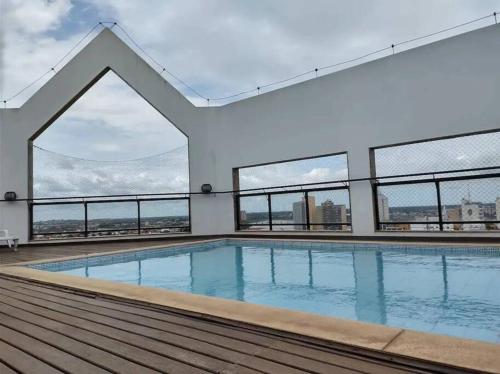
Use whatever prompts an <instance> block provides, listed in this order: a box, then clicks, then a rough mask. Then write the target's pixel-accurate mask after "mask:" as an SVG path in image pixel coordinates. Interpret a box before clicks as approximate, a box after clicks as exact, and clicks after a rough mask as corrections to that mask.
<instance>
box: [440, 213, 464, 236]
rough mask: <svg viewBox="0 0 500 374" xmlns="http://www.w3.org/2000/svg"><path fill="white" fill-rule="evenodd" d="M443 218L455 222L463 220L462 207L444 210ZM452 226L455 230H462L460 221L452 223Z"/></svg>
mask: <svg viewBox="0 0 500 374" xmlns="http://www.w3.org/2000/svg"><path fill="white" fill-rule="evenodd" d="M445 213H446V214H445ZM443 219H444V220H446V221H451V222H454V221H457V222H459V221H461V220H462V213H461V209H460V208H452V209H447V210H446V211H445V212H443ZM452 226H453V231H459V230H460V224H459V223H454V224H452ZM450 231H451V230H450Z"/></svg>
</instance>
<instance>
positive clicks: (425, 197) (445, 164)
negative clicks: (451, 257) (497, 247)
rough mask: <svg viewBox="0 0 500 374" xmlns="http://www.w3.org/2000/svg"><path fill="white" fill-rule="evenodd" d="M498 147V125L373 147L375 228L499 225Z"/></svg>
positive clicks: (451, 228)
mask: <svg viewBox="0 0 500 374" xmlns="http://www.w3.org/2000/svg"><path fill="white" fill-rule="evenodd" d="M499 149H500V131H499V132H492V133H486V134H477V135H468V136H461V137H456V138H450V139H441V140H433V141H426V142H420V143H413V144H406V145H399V146H391V147H385V148H377V149H374V150H373V157H374V160H375V170H376V176H377V177H383V178H381V179H379V180H378V182H377V183H376V184H375V191H376V194H375V197H374V199H375V205H376V207H377V211H376V215H377V217H376V218H377V228H378V229H379V230H384V231H392V230H398V231H486V230H500V152H499ZM407 174H419V175H412V176H403V175H407ZM386 177H389V178H386Z"/></svg>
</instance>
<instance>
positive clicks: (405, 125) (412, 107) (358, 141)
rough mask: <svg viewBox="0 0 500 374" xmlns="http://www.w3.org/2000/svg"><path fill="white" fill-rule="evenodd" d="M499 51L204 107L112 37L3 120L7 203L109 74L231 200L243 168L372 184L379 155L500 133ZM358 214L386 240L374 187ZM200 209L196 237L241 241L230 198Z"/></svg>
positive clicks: (354, 194)
mask: <svg viewBox="0 0 500 374" xmlns="http://www.w3.org/2000/svg"><path fill="white" fill-rule="evenodd" d="M499 47H500V27H499V26H490V27H487V28H484V29H481V30H477V31H473V32H470V33H467V34H463V35H461V36H457V37H454V38H450V39H447V40H444V41H440V42H437V43H434V44H430V45H427V46H424V47H419V48H416V49H414V50H411V51H407V52H403V53H399V54H396V55H394V56H389V57H386V58H383V59H380V60H376V61H373V62H369V63H366V64H363V65H360V66H357V67H354V68H350V69H347V70H344V71H341V72H337V73H334V74H330V75H327V76H323V77H320V78H318V79H314V80H311V81H307V82H303V83H300V84H297V85H293V86H290V87H287V88H283V89H280V90H276V91H273V92H269V93H266V94H262V95H259V96H256V97H253V98H250V99H246V100H242V101H239V102H236V103H232V104H229V105H225V106H222V107H216V108H214V107H212V108H195V107H194V106H192V105H191V104H190V103H189V102H188V101H187V100H186V99H185V98H184V97H182V95H181V94H180V93H178V92H177V91H176V90H175V89H174V88H173V87H172V86H170V85H169V84H168V83H167V82H165V81H164V80H163V79H162V78H161V76H159V75H158V74H157V73H156V72H155V71H154V70H153V69H152V68H151V67H149V65H147V64H146V63H145V62H144V61H143V60H141V59H140V57H139V56H137V55H136V54H135V53H134V52H133V51H131V50H130V49H129V48H128V47H127V46H126V45H125V44H124V43H122V42H121V41H120V40H119V39H118V38H117V37H116V36H115V35H114V34H113V33H112V32H110V31H108V30H105V31H103V32H102V33H101V34H100V35H99V36H98V37H97V38H96V39H94V40H93V41H92V42H91V43H90V44H89V45H88V46H87V47H86V48H85V49H84V50H83V51H81V52H80V53H79V54H78V55H77V56H76V57H75V58H74V59H73V60H72V61H70V62H69V63H68V64H67V65H66V66H65V67H64V68H63V69H62V70H61V71H59V72H58V73H57V74H56V76H55V77H54V78H53V79H52V80H51V81H49V82H48V83H47V84H46V85H45V86H44V87H43V88H42V89H40V90H39V91H38V92H37V93H36V94H35V95H34V96H33V97H32V98H31V99H30V100H29V101H28V102H27V103H26V104H25V105H23V107H21V108H20V109H12V110H0V177H1V178H0V192H1V193H2V195H3V193H4V192H5V191H9V190H13V191H16V192H17V193H18V195H19V197H27V193H28V175H29V169H28V166H29V165H28V164H29V162H28V141H29V139H30V138H31V137H32V136H33V135H34V134H35V133H36V132H37V131H39V130H40V129H41V128H43V126H44V125H45V124H46V123H48V122H50V121H51V120H52V119H54V118H53V116H54V115H55V114H56V113H58V112H59V111H61V110H63V109H64V108H65V107H66V105H67V101H68V98H76V97H77V96H78V95H79V94H80V93H81V90H82V89H83V88H84V87H85V86H87V85H89V84H91V83H92V82H93V80H94V79H95V77H96V75H97V74H99V73H100V72H102V71H103V70H104V69H106V68H108V67H110V68H111V69H113V71H115V72H116V73H117V74H118V75H119V76H120V77H122V78H123V79H124V80H125V81H126V82H127V83H128V84H129V85H131V86H132V87H133V88H134V89H135V90H136V91H137V92H138V93H139V94H141V95H142V96H143V97H144V98H145V99H146V100H147V101H148V102H149V103H151V104H152V105H153V106H154V107H155V108H157V109H158V110H159V111H160V112H161V113H163V114H164V115H165V116H166V117H167V118H168V119H169V120H170V121H171V122H172V123H174V124H176V125H177V126H178V127H179V129H180V130H181V131H183V132H184V133H185V134H186V135H187V136H188V137H189V153H190V155H189V156H190V183H191V190H192V191H199V188H200V186H201V184H202V183H211V184H212V185H213V187H214V190H216V191H217V190H231V189H232V169H233V168H236V167H241V166H246V165H254V164H259V163H264V162H270V161H280V160H287V159H294V158H300V157H310V156H315V155H321V154H330V153H337V152H343V151H347V152H348V158H349V176H350V177H351V178H357V177H368V176H370V167H369V165H370V162H369V149H370V147H377V146H383V145H390V144H397V143H403V142H411V141H417V140H422V139H432V138H438V137H446V136H451V135H459V134H467V133H474V132H480V131H489V130H495V129H500V105H499V98H500V70H499V68H498V66H500V48H499ZM351 205H352V221H353V231H354V232H353V233H354V235H378V234H379V233H375V232H374V224H373V222H374V220H373V208H372V196H371V188H370V184H369V183H368V182H355V183H352V186H351ZM191 206H192V225H193V234H225V233H233V232H234V211H233V199H232V196H231V195H229V194H218V195H215V196H214V195H211V196H194V197H193V198H192V203H191ZM27 221H28V215H27V208H26V203H22V202H16V203H1V205H0V226H1V227H5V228H8V229H9V230H11V231H12V232H14V233H15V234H17V235H19V236H20V237H21V238H22V240H23V241H26V240H27V238H28V227H27ZM412 234H413V233H412ZM384 235H387V234H385V233H384ZM391 235H400V234H398V233H393V234H391ZM426 235H433V236H436V235H448V236H449V235H471V234H456V233H455V234H450V233H432V234H426ZM473 235H490V236H491V235H498V234H491V233H489V234H479V233H475V234H473Z"/></svg>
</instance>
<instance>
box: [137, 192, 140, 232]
mask: <svg viewBox="0 0 500 374" xmlns="http://www.w3.org/2000/svg"><path fill="white" fill-rule="evenodd" d="M137 234H138V235H141V201H140V200H137Z"/></svg>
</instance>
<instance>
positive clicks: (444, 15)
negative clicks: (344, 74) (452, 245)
mask: <svg viewBox="0 0 500 374" xmlns="http://www.w3.org/2000/svg"><path fill="white" fill-rule="evenodd" d="M493 11H500V0H481V1H476V0H420V1H411V2H410V1H400V0H379V1H377V2H374V1H371V0H363V1H361V0H357V1H333V0H315V1H304V0H302V1H299V0H268V1H259V2H251V1H244V0H239V1H238V0H236V1H235V0H217V1H216V0H206V1H202V2H201V1H198V2H195V1H185V0H184V1H183V0H170V1H169V0H148V1H127V0H0V98H8V97H10V96H11V95H13V94H15V93H16V92H17V91H19V90H20V89H22V88H23V87H24V86H26V85H27V84H29V83H31V82H32V81H33V80H34V79H36V78H37V77H39V76H40V75H41V74H43V73H44V72H45V71H47V70H48V69H50V67H52V66H54V64H55V63H56V62H57V61H58V60H59V59H60V58H61V57H62V56H64V55H65V53H66V52H67V51H68V50H70V49H71V48H72V47H73V46H74V45H75V43H76V42H77V41H78V40H80V39H81V38H82V37H83V36H84V35H85V34H86V33H87V32H88V31H89V29H90V28H91V27H93V26H94V25H95V24H96V23H97V22H99V21H102V20H113V21H117V22H118V23H119V24H120V25H121V26H122V27H123V28H125V29H126V30H127V32H128V33H129V34H130V35H132V36H133V38H134V39H135V40H136V41H137V42H138V43H139V44H140V45H141V46H142V47H143V48H144V49H145V50H147V51H148V53H149V54H150V55H152V56H153V57H154V58H155V59H156V60H158V61H160V62H162V64H165V66H167V67H168V69H169V70H170V71H172V72H173V73H175V74H176V75H177V76H179V77H181V78H182V79H183V80H184V81H185V82H187V83H188V84H190V85H191V86H192V87H194V88H195V89H196V90H197V91H199V92H201V93H203V94H204V95H205V96H209V97H220V96H225V95H230V94H232V93H234V92H239V91H242V90H247V89H252V88H254V87H257V86H259V85H263V84H266V83H268V82H272V81H277V80H280V79H283V78H286V77H288V76H293V75H296V74H298V73H301V72H303V71H307V70H310V69H314V68H315V67H318V66H325V65H329V64H332V63H336V62H338V61H342V60H346V59H350V58H353V57H357V56H360V55H363V54H365V53H367V52H371V51H373V50H378V49H380V48H384V47H387V46H389V45H390V44H391V43H397V42H399V41H403V40H407V39H411V38H414V37H417V36H420V35H424V34H428V33H432V32H435V31H437V30H440V29H444V28H447V27H450V26H454V25H456V24H460V23H463V22H466V21H469V20H471V19H475V18H479V17H483V16H485V15H488V14H491V13H492V12H493ZM492 22H493V19H492V18H489V19H486V20H484V21H481V22H477V23H475V24H473V25H471V26H468V27H464V28H462V29H460V30H457V31H453V32H450V33H446V34H442V35H440V36H438V37H437V38H444V37H447V36H451V35H453V34H454V33H457V32H465V31H467V30H470V29H474V28H478V27H481V26H486V25H489V24H491V23H492ZM115 32H116V33H117V35H118V36H120V37H121V38H123V39H124V40H125V41H127V40H126V36H125V35H124V34H123V33H121V31H120V30H119V29H116V28H115ZM432 40H434V39H428V40H426V41H424V42H430V41H432ZM419 43H420V44H422V43H423V42H419ZM417 45H418V44H417V43H413V44H412V43H410V44H408V45H405V46H404V48H411V47H415V46H417ZM82 46H83V45H82ZM402 48H403V47H398V48H397V49H396V52H397V51H398V50H401V49H402ZM77 51H78V49H77V50H76V51H75V52H77ZM384 53H386V52H384ZM387 53H390V51H388V52H387ZM382 56H383V54H381V55H377V56H374V57H382ZM58 67H59V66H58ZM343 67H348V65H346V66H343ZM329 72H331V71H329V70H327V71H324V73H329ZM51 74H52V73H51ZM51 74H48V75H47V76H46V77H45V78H44V79H42V80H41V81H40V82H39V84H37V85H34V86H33V87H31V88H30V89H28V90H27V91H25V92H24V93H23V94H22V95H20V96H18V97H16V98H15V99H13V100H12V101H10V102H9V103H8V105H7V107H19V106H21V105H22V104H23V103H24V102H25V101H26V100H27V99H28V98H29V97H30V95H32V94H33V93H34V92H35V91H36V89H37V88H39V86H40V85H41V84H43V83H44V82H45V81H46V80H47V79H49V78H50V75H51ZM321 74H323V73H321ZM305 78H310V77H309V76H307V77H304V79H305ZM172 83H174V84H176V82H175V81H172ZM176 87H178V89H179V90H181V92H182V93H184V94H185V95H186V97H187V98H188V99H189V100H191V101H192V102H193V103H194V104H195V105H200V106H202V105H205V104H206V103H205V101H204V100H201V99H199V98H197V97H196V96H195V95H194V94H193V93H192V92H190V91H188V90H186V89H185V88H184V87H181V86H178V85H177V84H176ZM242 98H243V97H242ZM220 104H224V102H221V103H220ZM186 142H187V140H186V139H185V137H183V136H182V134H180V133H179V131H178V130H176V129H175V127H174V126H173V125H172V124H170V123H168V121H167V120H165V119H164V118H163V117H161V116H159V114H158V113H156V112H155V110H154V109H152V108H151V107H150V106H149V105H148V104H147V103H146V102H144V101H143V100H142V99H141V98H139V97H137V95H136V94H135V93H134V92H133V90H131V89H130V88H129V87H127V86H126V84H125V83H123V82H121V81H120V79H119V78H118V77H116V76H113V74H108V75H106V76H105V77H104V78H103V79H102V80H101V81H100V82H98V84H97V85H96V86H95V87H93V88H92V89H91V90H90V91H89V92H87V93H86V94H85V95H84V96H83V97H82V98H81V100H80V101H78V102H77V103H76V104H75V105H74V106H73V107H71V108H70V109H69V110H68V112H67V113H65V114H64V115H63V116H62V117H61V118H60V119H59V120H58V121H56V122H55V123H54V124H53V125H52V126H51V127H49V129H48V130H47V131H46V132H44V133H43V134H42V135H41V136H40V137H39V138H38V139H37V140H36V142H35V144H36V145H37V146H39V147H42V148H44V149H47V150H49V151H51V152H55V153H59V154H62V155H66V156H68V157H67V158H66V160H67V161H64V162H65V163H66V169H65V168H64V167H61V168H58V165H59V166H60V165H62V164H64V162H63V161H61V158H59V159H58V160H55V159H57V158H56V157H53V159H54V160H55V161H54V160H52V159H51V157H46V159H47V160H48V161H47V160H44V161H43V160H42V158H40V159H39V162H40V163H41V162H42V161H43V162H52V161H53V162H54V164H53V165H54V166H49V167H46V168H45V169H46V170H56V169H57V172H56V171H54V172H51V173H49V174H47V173H46V175H41V177H39V179H38V180H35V183H36V182H37V181H38V182H39V184H38V186H39V188H40V189H39V190H38V191H39V195H38V196H47V195H46V194H49V193H51V194H55V193H56V192H57V193H64V194H71V193H79V194H86V193H88V194H92V193H96V192H99V191H101V190H105V191H107V192H108V193H112V192H113V191H114V192H115V193H120V192H119V190H120V191H121V190H122V189H123V188H129V189H128V191H132V190H133V191H134V192H136V189H137V188H138V186H144V185H146V186H148V189H152V190H154V192H157V190H158V189H163V190H164V191H170V190H176V189H177V190H178V189H179V188H182V189H183V190H184V186H187V183H188V176H187V175H186V174H187V171H186V168H185V167H184V166H182V167H179V166H178V165H179V163H181V164H183V165H187V146H186ZM183 147H184V148H183ZM175 150H177V151H176V152H178V153H182V152H184V153H182V155H176V156H175V159H176V160H177V161H176V162H177V163H175V162H174V164H175V165H177V166H176V167H175V168H174V169H172V170H170V171H169V170H167V169H165V170H166V171H165V172H162V171H161V169H155V171H151V172H149V174H148V173H145V174H144V170H143V169H144V163H142V165H141V166H138V168H134V166H131V165H132V164H130V163H128V164H127V163H124V165H128V166H124V167H123V168H122V169H123V170H124V171H123V172H120V171H118V172H115V173H113V174H112V175H108V174H107V172H106V170H109V169H110V167H109V166H108V167H107V168H108V169H106V166H104V172H103V171H102V170H100V169H99V173H100V174H99V173H94V172H93V171H92V170H93V169H96V167H95V166H94V167H93V168H90V169H91V171H90V172H82V173H81V174H82V175H77V174H75V173H72V174H71V173H66V172H65V170H69V169H70V168H73V169H72V170H76V169H78V168H80V167H82V168H83V169H85V168H84V167H83V166H81V165H82V162H81V160H80V161H79V160H76V159H72V158H71V157H73V158H84V159H91V160H97V161H101V162H103V161H115V162H118V161H123V162H125V161H127V160H132V159H137V158H144V157H150V156H151V155H156V154H165V155H168V154H169V153H168V152H171V151H175ZM179 150H181V151H179ZM183 150H184V151H183ZM45 155H47V154H46V153H45ZM311 156H313V155H311ZM459 156H460V155H459ZM459 156H457V157H459ZM40 157H42V156H40ZM182 157H184V158H185V160H184V161H179V160H180V159H181V158H182ZM51 160H52V161H51ZM68 160H69V161H68ZM270 161H272V160H270ZM35 162H36V160H35ZM127 162H128V161H127ZM70 164H71V165H70ZM45 165H47V164H45ZM104 165H109V164H106V163H104ZM115 165H116V164H115ZM116 169H117V168H116V167H115V170H116ZM141 172H143V174H141ZM35 173H36V171H35ZM127 173H128V174H127ZM176 173H177V174H176ZM289 173H290V170H287V169H286V168H283V172H281V171H280V170H278V172H275V173H272V175H273V176H274V177H275V178H274V179H272V180H270V179H269V173H268V174H265V173H264V174H261V175H255V176H254V184H253V185H254V186H257V185H259V184H262V183H263V182H264V181H266V182H267V183H271V184H275V183H276V184H282V183H283V182H282V181H283V180H286V178H287V175H289ZM294 173H295V174H297V173H298V174H300V175H301V176H302V177H303V178H305V179H304V180H307V181H319V180H321V178H324V177H325V175H327V176H331V175H335V174H336V173H338V170H336V166H335V165H330V166H328V165H326V166H325V165H320V166H319V167H316V166H313V167H311V166H310V165H309V166H304V167H303V168H300V167H299V169H297V170H295V171H294ZM174 174H175V175H176V176H177V178H174V177H172V176H173V175H174ZM138 175H139V177H137V176H138ZM140 175H142V176H143V178H142V179H141V177H140ZM153 180H154V181H156V184H155V183H150V182H148V181H153ZM127 186H128V187H127ZM35 187H36V186H35ZM36 188H38V187H36ZM134 192H132V193H134ZM144 192H153V191H144Z"/></svg>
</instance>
